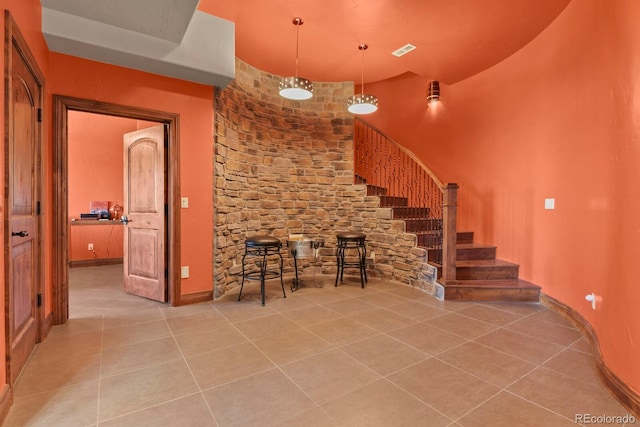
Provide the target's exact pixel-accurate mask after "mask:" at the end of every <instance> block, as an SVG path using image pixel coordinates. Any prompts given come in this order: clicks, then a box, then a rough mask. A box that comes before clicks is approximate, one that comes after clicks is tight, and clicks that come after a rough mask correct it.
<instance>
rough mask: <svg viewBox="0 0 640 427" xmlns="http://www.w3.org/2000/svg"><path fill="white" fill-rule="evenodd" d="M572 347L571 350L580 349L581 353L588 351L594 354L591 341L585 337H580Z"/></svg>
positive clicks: (587, 352)
mask: <svg viewBox="0 0 640 427" xmlns="http://www.w3.org/2000/svg"><path fill="white" fill-rule="evenodd" d="M570 348H571V350H575V351H579V352H581V353H586V354H590V355H593V354H594V352H593V347H592V346H591V344H590V343H589V341H588V340H587V339H586V338H584V337H582V338H580V339H579V340H578V341H576V342H575V343H573V344H572V345H571V347H570Z"/></svg>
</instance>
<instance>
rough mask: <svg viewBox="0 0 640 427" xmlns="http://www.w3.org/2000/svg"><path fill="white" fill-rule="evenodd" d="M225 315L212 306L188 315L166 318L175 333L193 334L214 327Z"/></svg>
mask: <svg viewBox="0 0 640 427" xmlns="http://www.w3.org/2000/svg"><path fill="white" fill-rule="evenodd" d="M223 319H224V317H223V316H222V315H221V314H220V313H219V312H218V311H216V310H214V309H213V308H212V307H210V308H209V309H208V310H205V311H199V312H197V313H194V314H189V315H186V316H176V317H170V318H168V319H167V320H166V322H167V325H169V329H171V333H172V334H173V335H182V334H193V333H196V332H206V331H209V330H211V329H214V328H215V327H216V326H217V325H218V324H219V323H220V322H221V321H222V320H223Z"/></svg>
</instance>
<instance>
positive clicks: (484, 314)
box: [457, 304, 522, 326]
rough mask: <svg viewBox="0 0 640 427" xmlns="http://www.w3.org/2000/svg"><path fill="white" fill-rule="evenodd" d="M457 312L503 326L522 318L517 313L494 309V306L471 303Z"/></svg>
mask: <svg viewBox="0 0 640 427" xmlns="http://www.w3.org/2000/svg"><path fill="white" fill-rule="evenodd" d="M457 313H458V314H462V315H463V316H467V317H471V318H473V319H477V320H482V321H483V322H486V323H491V324H492V325H496V326H504V325H507V324H509V323H512V322H515V321H516V320H520V319H522V316H521V315H519V314H514V313H510V312H508V311H504V310H496V309H495V308H491V307H487V306H484V305H479V304H478V305H472V306H469V307H465V308H463V309H461V310H458V311H457Z"/></svg>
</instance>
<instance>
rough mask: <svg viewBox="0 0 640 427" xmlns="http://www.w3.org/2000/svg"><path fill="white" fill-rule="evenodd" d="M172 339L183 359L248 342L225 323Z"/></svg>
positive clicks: (221, 322) (229, 324)
mask: <svg viewBox="0 0 640 427" xmlns="http://www.w3.org/2000/svg"><path fill="white" fill-rule="evenodd" d="M174 338H175V340H176V342H177V343H178V347H180V351H182V354H183V355H184V357H191V356H195V355H198V354H202V353H207V352H210V351H214V350H220V349H223V348H227V347H232V346H235V345H239V344H243V343H246V342H247V341H248V340H247V338H246V337H245V336H244V335H242V334H241V333H240V332H239V331H238V330H237V329H236V328H235V327H234V326H232V325H231V323H229V322H227V321H220V322H218V324H217V325H216V327H215V328H213V329H211V330H209V331H206V332H198V333H193V334H191V333H186V334H182V335H178V336H176V337H174Z"/></svg>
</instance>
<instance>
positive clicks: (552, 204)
mask: <svg viewBox="0 0 640 427" xmlns="http://www.w3.org/2000/svg"><path fill="white" fill-rule="evenodd" d="M544 208H545V209H555V208H556V199H544Z"/></svg>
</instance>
